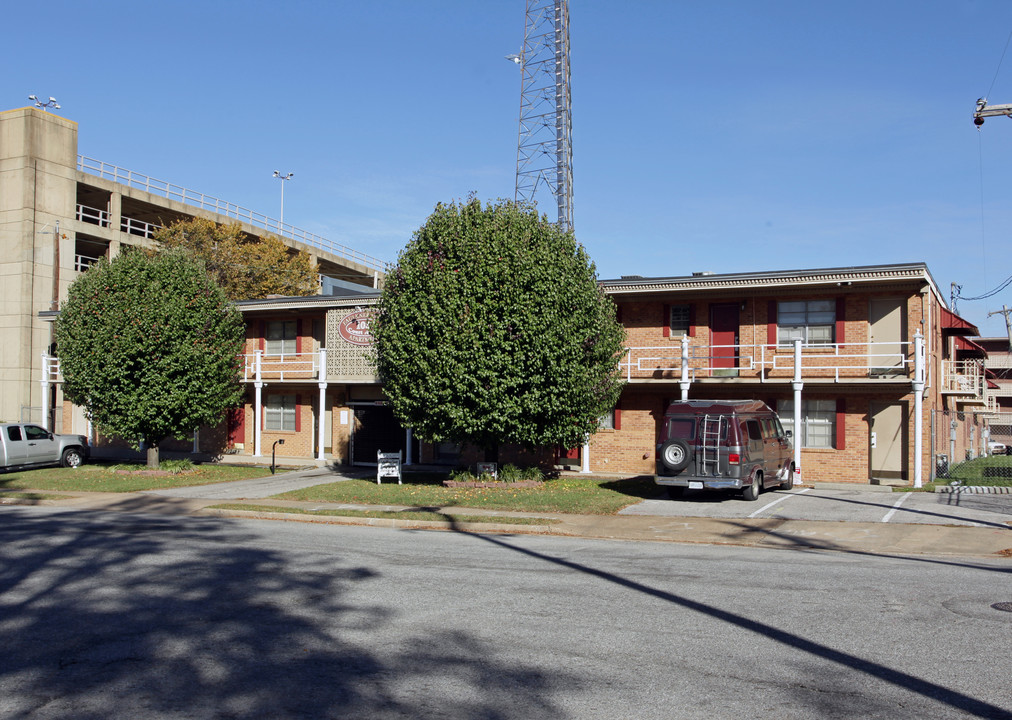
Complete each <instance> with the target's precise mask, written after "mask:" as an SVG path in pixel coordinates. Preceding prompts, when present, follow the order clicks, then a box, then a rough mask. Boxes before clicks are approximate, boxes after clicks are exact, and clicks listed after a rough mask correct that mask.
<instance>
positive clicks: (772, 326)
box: [766, 300, 777, 347]
mask: <svg viewBox="0 0 1012 720" xmlns="http://www.w3.org/2000/svg"><path fill="white" fill-rule="evenodd" d="M766 344H767V345H773V346H774V347H776V345H777V301H776V300H770V302H769V309H768V310H767V311H766Z"/></svg>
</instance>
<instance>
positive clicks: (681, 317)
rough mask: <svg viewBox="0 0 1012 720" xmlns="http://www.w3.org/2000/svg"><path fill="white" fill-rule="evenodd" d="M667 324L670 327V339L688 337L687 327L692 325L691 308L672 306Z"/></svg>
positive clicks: (687, 306)
mask: <svg viewBox="0 0 1012 720" xmlns="http://www.w3.org/2000/svg"><path fill="white" fill-rule="evenodd" d="M668 322H669V324H670V326H671V337H682V336H683V335H688V334H689V326H690V325H691V323H692V307H691V306H689V305H672V306H671V317H670V319H669V321H668Z"/></svg>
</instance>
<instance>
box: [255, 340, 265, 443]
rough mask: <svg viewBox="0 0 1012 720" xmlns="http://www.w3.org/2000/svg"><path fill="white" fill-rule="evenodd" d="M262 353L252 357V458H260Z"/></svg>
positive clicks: (262, 384)
mask: <svg viewBox="0 0 1012 720" xmlns="http://www.w3.org/2000/svg"><path fill="white" fill-rule="evenodd" d="M261 354H262V351H260V350H257V351H256V354H255V355H254V357H253V369H254V371H255V374H254V377H255V378H256V380H255V381H254V382H253V387H254V393H253V457H260V425H261V422H260V417H261V413H260V404H261V402H262V399H263V389H264V383H263V378H262V376H261V374H260V356H261Z"/></svg>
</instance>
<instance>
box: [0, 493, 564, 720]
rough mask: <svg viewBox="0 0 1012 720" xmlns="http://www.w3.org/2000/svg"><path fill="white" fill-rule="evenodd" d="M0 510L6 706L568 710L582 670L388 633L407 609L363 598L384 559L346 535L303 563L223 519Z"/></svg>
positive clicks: (448, 713) (367, 713)
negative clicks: (565, 702)
mask: <svg viewBox="0 0 1012 720" xmlns="http://www.w3.org/2000/svg"><path fill="white" fill-rule="evenodd" d="M2 519H3V522H2V524H0V647H2V648H3V649H2V652H0V687H3V688H4V692H3V694H2V695H0V716H3V717H8V718H19V717H33V718H47V717H75V718H83V719H85V720H88V719H91V718H95V719H97V718H126V717H131V718H133V717H151V716H173V717H175V716H186V717H264V718H266V717H271V718H279V717H293V716H298V717H356V718H366V717H367V718H388V717H389V718H394V717H396V718H402V717H412V718H429V717H432V718H435V717H440V718H442V717H454V718H502V719H504V720H505V719H507V718H531V717H542V718H553V717H564V716H566V715H565V713H563V712H562V711H561V710H560V709H559V708H558V707H556V706H555V705H554V704H553V702H552V701H551V700H550V698H551V697H552V696H553V695H554V693H555V692H556V691H557V690H558V688H559V687H562V686H565V687H569V688H570V689H571V688H572V687H574V686H575V685H578V684H579V683H580V682H581V681H580V680H578V679H577V678H574V677H572V676H570V675H568V674H567V673H566V672H565V671H553V672H552V673H550V674H548V673H545V672H543V671H541V670H540V669H538V668H537V667H536V666H534V665H531V666H524V665H521V664H516V663H504V662H501V661H499V660H497V654H496V650H495V648H493V647H490V646H488V644H487V643H485V642H483V641H480V640H477V639H475V638H472V637H470V636H468V635H467V634H464V633H458V632H443V633H441V634H436V635H432V634H421V635H419V636H418V637H415V638H413V639H409V640H408V641H407V642H404V641H403V640H402V639H401V640H397V641H396V642H397V643H398V644H397V645H395V646H391V644H392V642H393V641H391V643H386V642H385V640H386V635H385V629H386V627H387V625H388V623H389V621H390V620H391V617H392V614H393V613H394V610H393V609H391V608H390V606H388V605H385V604H384V602H383V598H381V597H377V598H376V601H375V602H372V603H370V604H369V605H368V606H367V607H363V606H361V604H360V603H359V604H354V603H352V602H350V601H349V599H348V595H349V590H350V589H352V588H358V587H360V586H362V585H363V584H368V583H369V582H370V580H372V579H374V578H376V577H377V575H376V573H375V572H374V571H373V570H371V569H370V568H369V567H366V566H363V565H361V564H358V563H356V562H355V559H354V558H349V557H342V553H341V552H340V550H339V549H336V548H327V549H326V552H314V553H307V557H305V558H304V559H302V560H298V561H296V562H295V563H293V562H292V561H291V557H290V554H289V555H288V556H285V555H284V554H283V553H281V552H276V551H273V550H271V549H262V548H260V547H259V546H258V545H257V542H262V540H261V539H260V538H257V537H254V536H252V535H251V534H249V533H247V532H246V531H244V530H243V528H242V527H241V525H240V524H238V523H229V522H223V521H221V520H217V519H215V520H210V519H203V518H180V517H157V516H153V515H136V514H130V513H122V514H118V515H116V514H111V513H102V514H98V513H89V512H81V511H77V512H59V513H54V514H47V515H38V514H33V513H30V512H26V511H22V510H16V509H11V510H7V511H5V512H4V514H3V516H2ZM180 547H185V548H186V549H187V552H186V553H185V554H183V553H179V552H177V550H178V549H179V548H180ZM412 687H415V688H417V687H424V688H427V690H426V692H424V693H421V694H419V693H418V692H417V691H415V692H412V690H411V688H412ZM433 688H438V692H436V691H434V690H433Z"/></svg>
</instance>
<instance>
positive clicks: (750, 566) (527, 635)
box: [0, 500, 1012, 720]
mask: <svg viewBox="0 0 1012 720" xmlns="http://www.w3.org/2000/svg"><path fill="white" fill-rule="evenodd" d="M761 502H762V500H760V503H761ZM1010 571H1012V564H1010V563H1009V561H1008V560H1005V559H983V560H982V559H975V560H962V559H959V558H946V559H939V558H927V557H919V558H911V557H890V556H867V555H854V554H843V553H823V552H805V551H798V552H790V553H785V552H782V551H775V550H764V549H756V548H728V547H717V546H690V545H679V544H669V543H645V542H644V543H641V542H620V543H619V542H609V541H600V540H587V539H570V538H558V537H542V536H508V535H468V534H461V533H452V532H449V533H433V532H419V531H404V530H387V529H383V528H362V527H345V526H318V525H311V524H303V523H282V522H271V521H245V520H235V519H231V520H223V519H218V518H206V517H185V516H169V515H158V516H156V515H145V514H135V513H112V512H97V511H91V512H85V511H80V510H68V509H66V508H44V507H31V508H27V507H7V508H0V648H2V649H3V650H2V652H0V716H2V717H4V718H22V717H23V718H29V717H30V718H64V717H74V718H84V719H86V720H87V719H90V718H136V717H145V718H163V717H164V718H181V717H187V718H224V717H228V718H246V717H257V718H262V717H271V718H288V717H314V718H315V717H354V718H381V719H382V718H408V717H410V718H437V717H438V718H493V719H496V720H510V719H513V718H517V719H518V720H519V719H523V720H529V719H531V718H574V719H575V718H580V719H583V718H591V719H593V718H609V719H613V718H673V717H674V718H688V719H694V718H708V719H712V718H736V719H737V718H743V717H747V718H766V717H769V718H778V719H780V718H856V717H861V718H890V719H894V718H917V719H918V720H920V719H922V718H928V717H930V718H1012V693H1010V685H1009V672H1008V669H1009V662H1008V653H1009V639H1010V638H1012V612H1002V611H1000V610H997V609H994V608H992V607H991V605H992V604H994V603H999V602H1006V603H1007V602H1012V584H1010V582H1009V579H1010Z"/></svg>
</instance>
